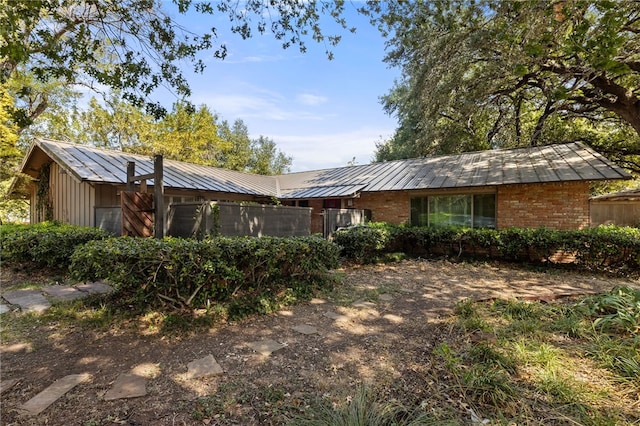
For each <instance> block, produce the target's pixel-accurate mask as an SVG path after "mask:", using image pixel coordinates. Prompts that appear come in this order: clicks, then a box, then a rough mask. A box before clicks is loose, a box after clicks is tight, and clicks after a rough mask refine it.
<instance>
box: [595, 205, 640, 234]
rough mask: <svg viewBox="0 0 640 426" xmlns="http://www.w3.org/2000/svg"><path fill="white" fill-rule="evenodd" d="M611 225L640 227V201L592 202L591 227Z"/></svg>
mask: <svg viewBox="0 0 640 426" xmlns="http://www.w3.org/2000/svg"><path fill="white" fill-rule="evenodd" d="M611 224H613V225H619V226H636V227H640V199H638V200H611V201H609V200H606V201H605V200H591V226H598V225H611Z"/></svg>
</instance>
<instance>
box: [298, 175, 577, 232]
mask: <svg viewBox="0 0 640 426" xmlns="http://www.w3.org/2000/svg"><path fill="white" fill-rule="evenodd" d="M439 193H443V192H442V191H441V192H439ZM446 193H454V192H452V191H447V192H446ZM455 193H459V194H460V193H469V192H466V191H464V190H461V191H460V192H457V191H455ZM413 196H420V197H424V196H428V194H427V193H425V192H424V191H422V192H420V193H415V194H414V193H411V192H409V191H394V192H379V193H363V194H361V196H360V197H359V198H355V199H354V200H353V208H356V209H369V210H371V212H372V217H371V220H372V221H374V222H388V223H393V224H401V223H408V222H409V220H410V215H411V197H413ZM496 203H497V205H496V210H497V224H496V225H497V227H498V228H508V227H511V226H517V227H523V228H539V227H542V226H544V227H547V228H552V229H578V228H585V227H587V226H589V183H588V182H563V183H544V184H530V185H505V186H499V187H498V188H497V195H496ZM309 207H313V212H312V215H311V232H312V233H321V232H322V226H323V218H322V215H321V212H322V210H323V201H322V200H310V201H309Z"/></svg>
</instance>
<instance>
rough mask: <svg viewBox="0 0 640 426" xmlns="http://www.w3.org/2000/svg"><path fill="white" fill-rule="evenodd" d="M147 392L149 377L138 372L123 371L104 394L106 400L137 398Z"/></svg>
mask: <svg viewBox="0 0 640 426" xmlns="http://www.w3.org/2000/svg"><path fill="white" fill-rule="evenodd" d="M146 394H147V379H145V378H144V377H142V376H138V375H137V374H131V373H123V374H120V375H119V376H118V378H117V379H116V381H115V383H114V384H113V386H112V387H111V389H109V390H108V391H107V393H105V394H104V400H105V401H113V400H114V399H124V398H136V397H139V396H145V395H146Z"/></svg>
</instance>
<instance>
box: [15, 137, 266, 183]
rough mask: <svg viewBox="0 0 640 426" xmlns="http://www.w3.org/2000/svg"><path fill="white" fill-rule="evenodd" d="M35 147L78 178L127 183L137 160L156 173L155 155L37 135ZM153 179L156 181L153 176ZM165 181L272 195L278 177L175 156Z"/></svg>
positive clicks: (139, 170) (141, 170) (140, 169)
mask: <svg viewBox="0 0 640 426" xmlns="http://www.w3.org/2000/svg"><path fill="white" fill-rule="evenodd" d="M35 148H40V149H41V150H42V151H44V153H45V154H47V155H48V156H49V157H51V158H52V159H54V160H55V161H56V162H57V163H58V164H60V165H61V166H62V167H63V168H65V169H66V170H67V172H69V173H70V174H71V175H72V176H74V177H75V178H76V179H77V180H78V181H88V182H103V183H113V184H124V183H125V180H126V177H127V162H128V161H134V162H135V165H136V175H144V174H149V173H153V159H152V158H150V157H146V156H144V155H136V154H129V153H125V152H121V151H113V150H106V149H99V148H93V147H90V146H86V145H78V144H73V143H67V142H60V141H53V140H49V139H36V140H35V143H34V145H33V146H32V148H31V151H33V150H34V149H35ZM29 158H30V155H27V158H26V160H25V164H23V166H22V171H23V173H27V174H29V171H28V170H27V168H28V164H27V162H28V160H29ZM32 175H33V174H32ZM34 177H35V175H34ZM149 183H150V184H151V185H153V179H151V180H150V181H149ZM164 185H165V186H166V187H169V188H176V189H199V190H204V191H216V192H226V193H234V194H247V195H270V196H271V195H275V194H276V181H275V179H274V178H272V177H271V178H270V177H267V176H260V175H254V174H249V173H241V172H237V171H234V170H226V169H220V168H215V167H208V166H201V165H197V164H192V163H184V162H181V161H173V160H164Z"/></svg>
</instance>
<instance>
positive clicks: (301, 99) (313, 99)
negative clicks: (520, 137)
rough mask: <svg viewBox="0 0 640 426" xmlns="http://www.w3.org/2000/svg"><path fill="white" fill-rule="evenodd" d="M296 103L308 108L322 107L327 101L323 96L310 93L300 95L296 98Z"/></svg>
mask: <svg viewBox="0 0 640 426" xmlns="http://www.w3.org/2000/svg"><path fill="white" fill-rule="evenodd" d="M296 100H297V101H298V103H301V104H303V105H309V106H316V105H322V104H324V103H326V102H327V101H328V100H329V99H328V98H327V97H325V96H318V95H312V94H311V93H301V94H299V95H298V96H297V97H296Z"/></svg>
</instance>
